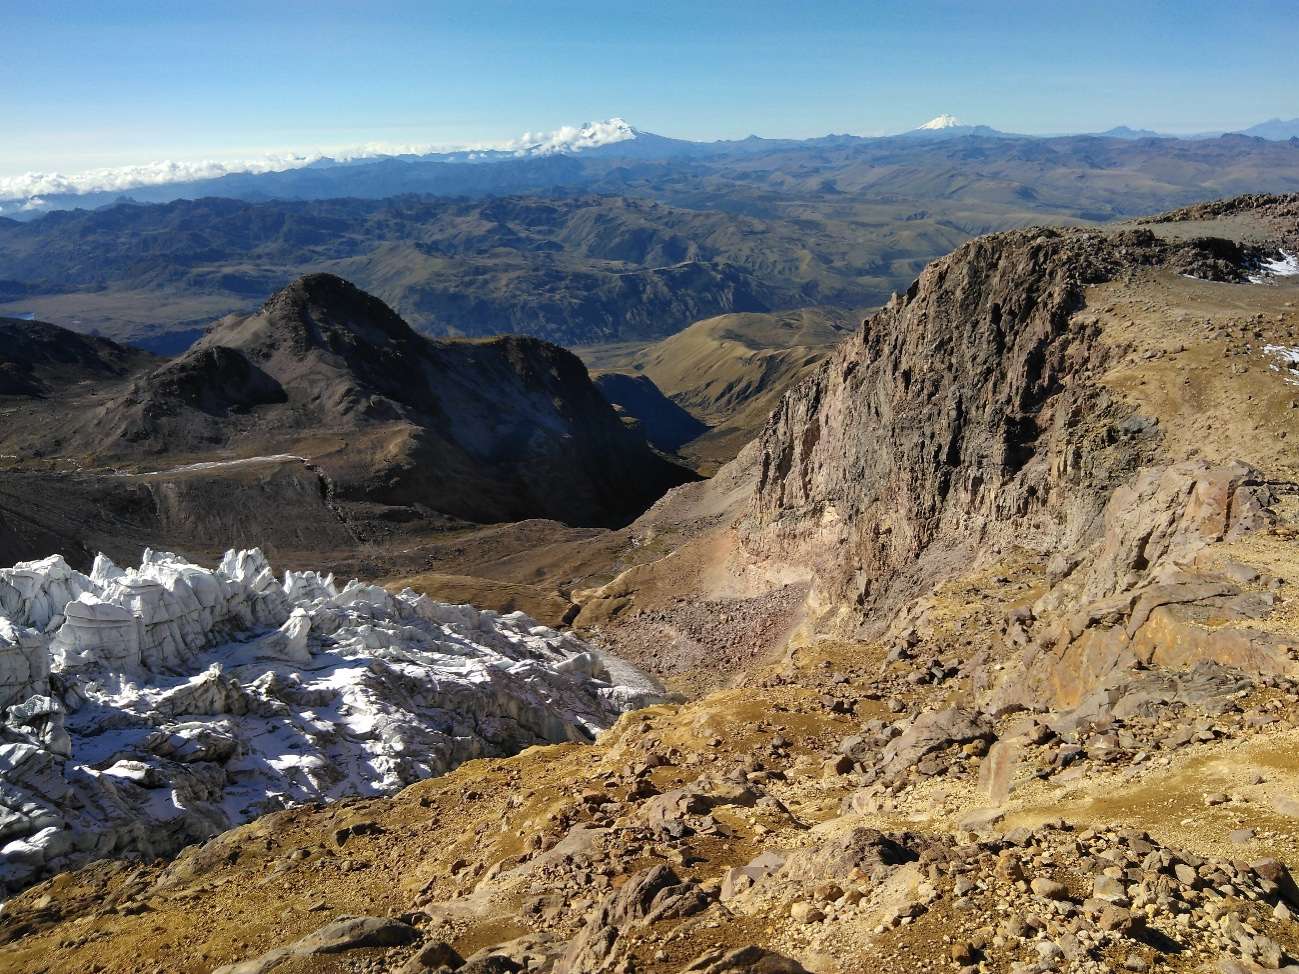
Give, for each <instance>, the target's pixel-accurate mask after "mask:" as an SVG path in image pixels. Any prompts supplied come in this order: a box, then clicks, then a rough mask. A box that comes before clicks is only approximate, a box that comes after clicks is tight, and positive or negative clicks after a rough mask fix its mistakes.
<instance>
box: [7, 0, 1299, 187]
mask: <svg viewBox="0 0 1299 974" xmlns="http://www.w3.org/2000/svg"><path fill="white" fill-rule="evenodd" d="M0 25H2V26H3V32H4V37H3V44H4V50H3V54H0V176H4V175H12V174H16V173H19V172H24V171H28V170H61V171H64V172H72V171H77V170H81V169H86V168H91V167H96V166H117V165H124V164H128V163H137V162H147V161H153V160H157V159H164V158H171V159H194V158H204V157H208V158H223V159H230V158H241V157H247V156H254V155H259V154H261V153H264V152H268V151H275V150H295V151H311V150H313V149H317V148H327V147H336V146H344V145H354V144H358V143H363V142H371V141H384V142H398V143H401V142H406V143H412V142H418V143H462V142H469V141H480V140H491V139H504V138H509V137H512V136H516V135H518V134H520V133H522V132H524V131H537V130H543V129H551V128H555V127H558V126H560V125H564V124H576V123H579V122H581V121H584V120H587V119H603V118H607V117H609V116H612V115H622V116H624V117H625V118H627V119H628V120H629V121H630V122H631V123H632V124H634V125H636V126H638V127H640V128H643V129H648V130H650V131H655V132H660V133H663V134H667V135H675V136H682V137H687V138H701V139H703V138H719V137H720V138H725V137H738V136H744V135H747V134H749V133H751V132H756V133H758V134H761V135H767V136H812V135H821V134H825V133H827V132H856V133H879V132H885V131H899V130H902V129H906V128H910V127H912V126H914V125H916V124H918V123H920V122H923V121H925V120H926V119H928V118H930V117H931V116H933V115H936V114H939V113H940V112H951V113H953V114H955V115H957V116H959V117H960V118H961V119H962V120H963V121H967V122H981V123H986V124H990V125H993V126H995V127H997V128H1000V129H1004V130H1009V131H1025V132H1058V131H1086V130H1095V129H1100V128H1106V127H1108V126H1110V125H1115V124H1120V123H1123V124H1128V125H1133V126H1137V127H1152V128H1157V129H1160V130H1164V131H1198V130H1209V129H1222V128H1240V127H1244V126H1247V125H1250V124H1253V123H1255V122H1258V121H1261V120H1263V119H1264V118H1267V117H1270V116H1274V115H1280V116H1284V117H1291V116H1294V115H1299V91H1297V90H1296V84H1295V76H1294V64H1295V59H1296V52H1297V51H1299V6H1297V5H1296V3H1295V0H1244V2H1241V0H1231V2H1227V0H1214V2H1208V0H1177V2H1162V0H1159V2H1150V0H1123V2H1109V0H1104V2H1086V0H1078V2H1073V3H1069V2H1059V0H1035V2H1020V0H960V2H955V0H954V2H925V0H914V2H857V3H846V2H837V0H829V2H817V0H805V2H801V3H796V2H790V3H774V2H764V0H744V2H730V0H726V2H709V0H642V2H637V3H623V2H617V0H608V2H601V3H593V2H586V0H573V2H546V0H531V2H507V0H473V2H466V3H460V2H454V3H453V2H435V0H428V2H420V3H416V2H409V3H408V2H391V3H385V2H382V0H375V2H361V0H351V2H335V0H312V2H297V0H262V2H257V3H245V2H242V0H221V2H212V0H184V2H172V0H165V2H152V3H146V2H130V0H96V2H59V0H43V2H39V3H33V2H30V0H0Z"/></svg>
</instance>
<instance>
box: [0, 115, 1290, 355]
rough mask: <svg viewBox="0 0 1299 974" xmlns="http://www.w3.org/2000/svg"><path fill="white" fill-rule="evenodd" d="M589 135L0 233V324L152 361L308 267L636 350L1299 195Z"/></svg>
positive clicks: (878, 152) (263, 184) (1175, 156)
mask: <svg viewBox="0 0 1299 974" xmlns="http://www.w3.org/2000/svg"><path fill="white" fill-rule="evenodd" d="M601 131H602V132H603V135H602V136H600V137H599V138H596V137H595V136H592V135H589V134H588V135H587V136H584V135H582V130H577V134H576V135H572V134H570V136H568V137H567V138H566V139H565V140H561V141H562V144H563V145H564V146H566V148H565V149H563V150H562V151H558V150H556V151H550V150H546V149H543V148H540V146H542V145H544V144H548V143H546V141H545V140H541V141H538V142H534V143H530V145H529V147H525V148H524V149H522V150H519V151H520V152H522V154H521V155H519V156H517V157H515V158H509V159H505V158H501V159H498V160H497V161H495V162H491V163H474V162H470V161H449V160H446V159H425V158H419V159H410V160H408V159H398V158H388V159H382V160H377V161H376V160H371V161H368V162H365V163H360V162H355V163H349V164H346V165H320V166H310V167H305V168H299V169H294V170H289V171H284V172H275V173H263V174H256V175H254V174H246V173H241V174H231V175H227V176H224V177H222V178H220V179H215V180H210V181H207V182H202V183H194V184H189V185H188V186H185V185H180V184H176V185H170V186H153V187H147V188H143V189H140V190H138V191H133V192H132V193H131V195H132V196H133V197H135V198H136V199H135V200H133V201H122V200H120V199H119V197H118V196H116V195H110V194H103V195H102V200H103V201H105V202H109V203H110V205H107V206H98V207H96V208H93V209H91V208H81V207H89V206H90V205H91V204H94V203H95V200H96V197H93V196H89V197H87V196H81V197H69V202H71V203H75V204H76V205H77V206H78V207H79V208H78V209H73V210H64V211H59V212H53V213H48V214H46V215H45V216H43V217H41V218H39V219H35V220H30V221H25V222H18V221H15V220H7V219H5V218H3V217H0V315H24V314H28V315H31V314H34V315H35V316H37V317H38V318H40V319H41V320H44V321H52V322H54V323H56V324H62V325H65V326H67V327H70V328H72V329H74V330H77V331H81V332H94V331H98V332H99V333H101V334H102V335H104V336H106V337H109V338H112V339H114V340H117V341H119V342H123V341H124V342H131V343H134V344H137V345H139V346H141V347H144V348H146V349H148V350H150V351H153V352H157V353H162V354H175V353H176V352H178V351H181V350H183V349H184V348H186V347H187V346H188V344H189V343H191V342H193V341H194V340H195V339H197V338H198V337H199V335H201V334H202V331H203V330H204V329H205V328H206V327H207V326H208V325H210V324H211V323H212V322H213V321H215V320H217V319H219V318H220V317H222V316H223V315H226V314H230V313H240V314H248V313H250V312H251V311H253V310H254V307H255V302H256V301H257V300H258V299H259V298H260V297H261V296H262V295H264V294H267V293H269V292H272V291H274V290H276V289H278V288H280V287H283V286H284V285H285V284H287V283H288V282H290V281H292V280H294V279H295V278H297V277H298V276H300V275H302V274H306V273H310V272H313V271H326V272H329V273H332V274H337V275H339V276H341V277H344V278H346V279H348V280H351V281H354V282H355V283H356V284H357V285H358V286H360V287H362V288H364V289H366V290H367V291H369V292H371V293H373V294H375V295H377V296H378V297H380V298H381V299H383V300H384V301H386V302H387V303H388V305H389V306H390V307H392V308H394V309H395V310H396V311H397V312H398V313H399V314H400V315H401V316H402V317H403V318H404V319H405V320H406V321H408V322H409V323H410V324H411V325H412V326H413V327H415V328H417V329H419V330H420V331H423V332H425V333H427V334H430V335H451V336H454V335H470V336H486V335H493V334H500V333H502V332H513V333H522V334H529V335H533V336H536V337H539V338H545V339H547V340H549V341H553V342H556V343H558V344H561V345H568V346H572V345H579V344H580V345H589V344H595V343H601V342H613V341H617V342H626V341H653V340H658V339H661V338H664V337H666V336H668V335H672V334H674V333H675V332H677V331H680V330H681V329H682V328H684V327H686V326H687V325H689V324H691V323H692V322H694V321H698V320H700V319H702V318H708V317H712V316H715V315H719V314H727V313H732V312H759V313H768V312H780V311H785V310H790V309H794V308H804V307H809V306H814V305H815V306H828V307H835V308H863V307H871V306H874V305H878V304H881V303H883V302H885V301H886V300H887V299H888V297H889V295H890V293H892V292H893V291H895V290H905V289H906V288H907V286H908V285H909V284H910V283H911V282H912V281H913V280H915V278H916V276H917V274H918V273H919V272H920V270H921V268H923V266H924V265H925V264H926V263H927V262H928V261H930V260H932V259H933V258H935V257H937V256H939V255H941V254H943V253H946V252H948V251H950V250H952V249H953V248H954V247H956V246H958V245H959V244H960V243H961V242H962V241H964V240H966V239H968V238H970V237H971V236H975V235H977V234H981V233H987V232H990V231H995V230H1004V229H1009V228H1012V227H1017V226H1024V225H1027V224H1057V225H1059V224H1068V223H1075V222H1080V221H1081V222H1089V223H1093V222H1105V221H1109V220H1115V219H1123V218H1127V217H1132V216H1136V215H1139V214H1142V213H1150V212H1154V211H1159V210H1168V209H1172V208H1175V207H1178V206H1186V205H1188V204H1192V203H1196V202H1201V201H1204V200H1206V199H1212V198H1214V197H1219V196H1228V195H1236V194H1241V193H1255V192H1296V191H1299V142H1296V141H1290V142H1278V141H1268V140H1264V139H1260V138H1250V137H1247V136H1243V135H1228V136H1223V137H1221V138H1216V139H1198V140H1188V139H1162V138H1114V137H1110V138H1100V137H1096V136H1062V137H1056V138H1034V137H1028V136H1017V135H1010V134H1006V133H998V132H995V131H993V130H988V129H986V127H983V126H971V125H966V124H964V123H963V122H961V121H960V120H959V119H956V118H951V117H940V118H939V119H937V120H935V121H934V122H931V123H927V124H926V125H925V126H924V127H922V128H920V129H917V130H916V131H914V132H912V133H910V134H908V135H906V136H902V137H892V138H876V139H865V138H859V137H856V136H850V135H831V136H826V137H824V138H821V139H811V140H805V141H796V140H775V139H760V138H748V139H741V140H738V141H734V142H725V143H699V142H689V141H685V140H677V139H668V138H666V137H663V136H657V135H653V134H646V133H641V132H638V131H635V130H632V131H633V132H634V134H633V135H632V136H631V137H630V138H623V137H622V136H623V135H625V134H626V133H625V132H624V131H623V130H622V129H621V128H620V127H618V126H616V125H613V126H606V127H605V128H604V129H602V130H601ZM989 133H991V134H989ZM551 141H552V142H553V140H551ZM596 142H599V143H600V144H593V143H596ZM576 144H586V145H587V147H586V148H581V149H572V148H571V147H572V146H573V145H576ZM637 153H639V154H640V155H639V156H638V155H636V154H637ZM178 193H179V194H188V195H195V196H198V197H199V198H197V199H180V200H171V201H165V198H166V197H169V196H172V195H176V194H178ZM160 199H161V200H163V201H162V202H157V201H159V200H160ZM47 202H50V201H47ZM146 203H152V204H153V205H144V204H146Z"/></svg>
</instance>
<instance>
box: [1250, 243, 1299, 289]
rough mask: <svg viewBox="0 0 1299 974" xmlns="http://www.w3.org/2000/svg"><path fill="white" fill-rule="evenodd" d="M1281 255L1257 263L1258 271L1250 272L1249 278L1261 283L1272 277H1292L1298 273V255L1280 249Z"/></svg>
mask: <svg viewBox="0 0 1299 974" xmlns="http://www.w3.org/2000/svg"><path fill="white" fill-rule="evenodd" d="M1280 253H1281V256H1280V257H1279V258H1277V259H1275V260H1265V261H1263V262H1262V263H1261V264H1259V268H1258V273H1257V274H1251V275H1250V276H1249V280H1250V282H1251V283H1253V284H1263V283H1265V282H1267V281H1269V280H1271V279H1272V278H1274V277H1294V276H1295V275H1299V256H1296V255H1295V254H1291V253H1287V252H1286V251H1284V250H1283V251H1281V252H1280Z"/></svg>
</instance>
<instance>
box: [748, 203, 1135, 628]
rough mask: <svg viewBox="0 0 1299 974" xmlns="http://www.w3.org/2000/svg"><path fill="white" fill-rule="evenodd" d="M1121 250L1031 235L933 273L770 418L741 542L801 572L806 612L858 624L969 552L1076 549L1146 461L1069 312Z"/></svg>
mask: <svg viewBox="0 0 1299 974" xmlns="http://www.w3.org/2000/svg"><path fill="white" fill-rule="evenodd" d="M1133 236H1135V237H1136V239H1135V240H1133V241H1132V242H1131V246H1130V247H1128V249H1130V250H1131V251H1132V252H1133V256H1135V257H1136V259H1139V260H1153V259H1154V255H1155V250H1156V247H1155V244H1154V242H1153V237H1149V235H1148V234H1147V235H1139V234H1138V235H1133ZM1148 237H1149V239H1147V238H1148ZM1124 247H1125V244H1124V243H1123V242H1122V238H1120V239H1119V241H1117V242H1115V241H1112V240H1111V239H1109V238H1107V237H1105V236H1103V235H1102V234H1099V233H1096V232H1088V231H1061V230H1041V229H1033V230H1022V231H1015V232H1010V233H1004V234H995V235H993V236H990V237H983V238H980V239H978V240H974V241H972V242H970V243H969V244H966V245H965V246H964V247H962V248H960V249H959V250H957V251H956V252H955V253H953V254H951V255H950V256H948V257H946V258H944V259H942V260H939V261H935V262H934V263H933V264H931V265H930V266H929V267H928V268H926V270H925V272H924V273H923V274H922V275H921V277H920V279H919V280H918V281H917V282H916V283H915V284H914V285H913V286H912V288H911V289H910V290H909V291H908V292H907V293H906V294H905V295H901V296H895V298H894V299H893V300H892V301H891V302H890V303H889V305H888V306H887V307H886V308H885V309H884V310H883V311H881V312H879V313H878V314H876V315H875V316H874V317H872V318H870V319H868V320H867V321H866V322H865V323H864V324H863V326H862V328H861V329H860V330H859V331H858V333H857V334H856V335H855V336H853V337H852V338H850V339H849V340H848V341H846V342H845V343H844V344H842V345H841V346H840V347H839V348H838V350H837V351H836V352H835V354H834V355H833V356H832V357H831V358H830V359H829V361H828V362H827V363H826V364H825V365H823V366H822V367H821V369H820V370H819V371H818V372H817V373H815V374H814V375H813V376H812V377H810V378H809V379H807V380H805V381H804V382H803V383H802V384H801V385H799V386H797V387H796V388H794V389H793V390H791V391H790V393H788V394H787V395H786V396H785V398H784V399H783V400H782V401H781V403H780V405H779V406H778V407H777V409H776V411H775V413H773V415H772V417H771V419H770V420H769V421H768V424H767V428H766V429H765V430H764V432H763V434H762V437H761V439H760V441H759V442H760V447H761V452H762V457H761V472H760V477H759V482H758V488H757V492H756V497H755V502H754V504H753V508H752V512H751V514H750V515H749V516H748V517H747V519H746V520H745V522H744V523H743V524H742V537H743V542H744V545H745V547H746V548H747V549H748V550H749V551H750V552H752V553H753V554H755V555H757V556H760V557H767V558H774V559H779V560H781V561H784V562H788V563H791V564H802V565H806V566H808V568H809V570H810V573H811V575H812V576H813V579H814V586H813V590H812V593H811V595H810V597H809V601H810V604H811V606H812V608H813V609H814V614H815V615H817V616H820V617H823V618H824V619H825V623H826V624H829V625H833V624H835V622H836V619H837V621H838V622H839V623H840V624H842V625H846V626H853V625H855V624H857V623H859V622H860V621H861V620H862V618H863V617H864V615H865V612H866V611H867V610H868V609H870V608H878V607H882V606H886V605H889V604H896V602H897V601H898V600H899V599H900V598H901V597H903V596H905V595H907V594H909V593H915V592H917V591H918V590H919V589H920V587H921V586H922V585H923V584H925V583H927V582H932V581H933V580H934V579H935V578H937V577H941V576H942V574H943V573H944V572H946V571H950V570H951V568H952V567H954V566H958V565H962V564H964V563H966V561H967V560H968V559H969V557H970V556H971V555H972V553H973V552H975V551H979V550H984V551H986V550H988V549H990V548H992V547H994V546H996V545H997V544H998V543H1001V542H1005V541H1008V540H1010V539H1011V538H1012V537H1013V538H1014V540H1015V541H1016V542H1018V543H1021V544H1027V545H1030V546H1031V545H1034V544H1036V545H1039V546H1041V547H1042V548H1047V547H1050V548H1055V547H1058V546H1060V545H1061V543H1062V542H1063V543H1064V544H1065V545H1068V544H1069V543H1070V539H1073V540H1075V541H1076V540H1077V539H1078V538H1080V537H1081V536H1082V534H1083V532H1084V531H1085V530H1086V528H1087V527H1088V525H1089V524H1090V523H1091V521H1092V519H1093V517H1094V516H1095V514H1096V513H1097V511H1098V510H1099V505H1100V504H1101V503H1103V501H1102V500H1101V499H1102V498H1104V497H1105V496H1106V495H1107V494H1108V492H1109V490H1110V489H1112V488H1113V487H1114V486H1116V485H1117V484H1118V483H1119V482H1121V480H1122V479H1123V477H1124V475H1125V474H1126V473H1128V472H1130V471H1131V470H1132V469H1133V464H1134V461H1135V459H1136V458H1137V456H1138V455H1139V453H1140V444H1139V442H1134V439H1133V438H1127V437H1123V436H1121V435H1119V433H1118V431H1117V430H1116V428H1115V427H1116V425H1117V421H1118V420H1119V419H1121V418H1122V414H1121V411H1120V410H1119V408H1118V407H1117V406H1116V405H1115V404H1114V403H1113V402H1112V401H1111V400H1110V398H1109V396H1108V395H1107V394H1106V393H1105V391H1104V390H1102V389H1100V388H1099V387H1098V386H1096V385H1095V384H1093V383H1091V382H1089V381H1088V377H1089V375H1095V373H1096V372H1097V370H1098V368H1099V367H1100V366H1101V364H1102V363H1103V361H1104V359H1105V355H1106V350H1105V348H1104V346H1103V345H1102V344H1101V343H1100V342H1099V341H1098V330H1097V329H1095V328H1093V327H1088V326H1085V325H1082V324H1080V323H1079V322H1078V321H1076V320H1075V319H1074V318H1073V317H1072V316H1073V314H1074V312H1075V311H1077V310H1078V308H1079V307H1080V306H1081V304H1082V301H1083V288H1084V286H1085V285H1087V284H1089V283H1093V282H1096V281H1099V280H1102V279H1104V278H1105V277H1107V276H1108V275H1109V274H1111V273H1112V272H1113V271H1114V269H1115V268H1116V267H1117V266H1118V265H1119V259H1120V258H1119V251H1120V250H1122V249H1124ZM828 616H834V617H836V619H829V618H825V617H828Z"/></svg>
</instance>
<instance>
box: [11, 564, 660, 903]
mask: <svg viewBox="0 0 1299 974" xmlns="http://www.w3.org/2000/svg"><path fill="white" fill-rule="evenodd" d="M656 699H657V697H655V695H654V694H653V693H652V692H651V691H646V690H641V689H634V688H630V687H623V686H615V685H613V684H612V682H611V680H610V678H609V676H608V673H607V672H606V671H605V670H604V668H603V666H602V665H601V664H600V662H599V658H598V656H597V655H596V654H595V653H594V652H593V651H592V650H591V648H590V647H589V646H587V645H586V644H584V643H582V642H580V641H579V640H577V639H575V638H573V637H572V636H568V635H563V634H560V633H558V632H555V631H554V630H551V629H547V628H545V627H543V626H540V625H538V624H537V623H535V622H534V621H533V620H531V619H529V618H528V617H527V616H525V615H523V614H522V613H511V614H508V615H498V614H496V613H494V612H480V611H478V610H476V609H474V608H472V607H471V606H467V605H460V606H455V605H445V604H441V603H436V602H433V601H432V600H430V599H429V598H428V597H427V596H417V595H415V594H414V593H412V592H410V591H406V592H403V593H402V594H400V595H392V594H390V593H389V592H387V591H386V590H384V589H382V588H379V587H377V586H373V585H367V584H363V583H360V582H355V581H354V582H352V583H350V584H349V585H347V586H344V587H341V588H340V587H339V586H337V585H335V584H334V581H333V579H332V578H330V577H321V576H319V575H316V574H314V573H294V572H290V573H288V575H287V576H286V577H285V579H284V580H283V581H282V582H281V581H280V580H278V579H277V578H276V577H275V576H274V575H273V574H272V572H271V569H270V566H269V565H268V564H267V563H266V560H265V558H264V557H263V556H262V555H261V553H260V552H259V551H256V550H253V551H240V552H233V551H232V552H229V553H228V554H227V555H226V557H225V559H223V561H222V562H221V564H220V566H219V567H217V568H216V569H215V570H209V569H205V568H202V567H200V566H198V565H194V564H190V563H188V562H186V561H185V560H184V559H182V558H179V557H177V556H175V555H170V554H165V553H152V552H151V553H147V554H146V556H145V558H144V561H143V564H142V565H141V566H140V567H139V568H138V569H131V570H123V569H121V568H118V567H117V566H116V565H114V564H113V563H112V562H110V561H108V559H106V558H103V557H100V558H99V559H98V560H97V561H96V563H95V566H94V569H93V570H92V571H91V573H90V574H89V575H85V574H82V573H80V572H77V571H74V570H72V569H70V568H69V567H68V566H67V564H66V563H64V562H63V560H62V559H61V558H58V557H54V558H50V559H46V560H45V561H42V562H36V563H31V564H24V565H17V566H15V567H14V568H11V569H5V570H0V714H2V715H3V724H2V725H0V772H2V773H0V778H2V780H3V786H2V787H0V885H3V886H7V887H9V888H14V887H18V886H22V885H24V884H26V883H28V882H30V881H31V880H32V879H34V878H36V877H38V876H40V875H42V874H43V873H46V872H49V871H51V870H55V869H60V868H66V867H68V866H74V865H77V864H79V863H84V862H87V861H89V860H92V859H96V858H103V857H106V856H157V855H165V854H168V853H172V852H175V851H176V850H177V849H179V848H180V847H181V846H183V845H185V844H187V843H189V842H193V841H196V840H199V839H203V838H206V837H208V836H211V835H214V834H216V833H217V832H220V831H222V830H223V829H227V828H230V827H231V826H233V825H236V824H239V823H241V822H244V821H247V820H248V819H250V818H252V817H254V816H256V815H259V814H262V813H264V812H267V811H271V810H274V809H276V808H280V807H284V806H286V805H290V804H297V803H301V802H305V801H315V800H321V799H331V798H339V797H343V796H348V795H366V794H379V793H384V792H390V791H393V790H395V789H397V788H399V787H401V786H403V785H407V784H410V783H411V782H414V781H417V780H419V779H422V778H427V777H429V776H431V775H436V774H440V773H442V772H444V771H447V770H448V769H450V768H453V767H455V766H456V765H458V764H460V763H462V762H464V761H466V760H469V759H471V758H476V757H483V756H492V755H506V754H510V753H513V752H515V751H517V750H519V749H520V748H523V747H526V746H528V745H530V744H536V743H545V742H564V741H584V740H589V739H591V737H592V736H593V735H594V734H595V732H596V731H598V730H600V729H602V728H604V727H607V726H609V725H610V724H611V723H612V722H613V721H614V719H615V718H616V717H617V716H618V715H619V714H620V713H621V712H623V711H624V710H627V709H630V708H633V707H636V706H642V705H644V704H645V703H647V702H652V701H654V700H656Z"/></svg>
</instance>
